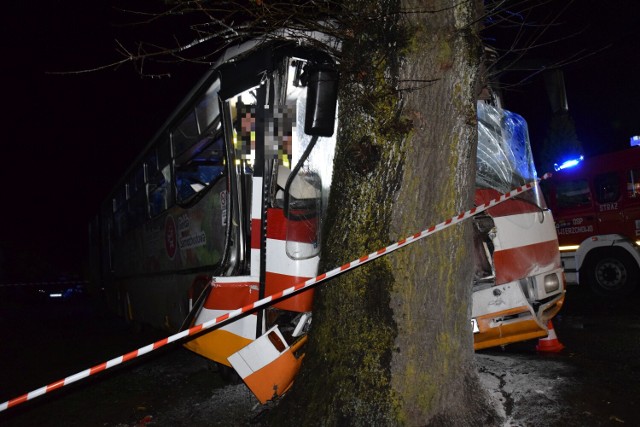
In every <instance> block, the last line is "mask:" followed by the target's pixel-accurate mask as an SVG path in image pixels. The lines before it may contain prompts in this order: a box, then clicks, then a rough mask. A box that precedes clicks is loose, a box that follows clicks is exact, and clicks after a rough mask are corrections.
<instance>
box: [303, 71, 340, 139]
mask: <svg viewBox="0 0 640 427" xmlns="http://www.w3.org/2000/svg"><path fill="white" fill-rule="evenodd" d="M308 73H309V75H308V84H307V106H306V114H305V118H304V133H306V134H307V135H312V136H331V135H333V129H334V128H335V121H336V105H337V103H338V72H337V71H336V70H334V69H333V68H331V67H328V66H314V67H313V68H311V69H310V70H309V71H308Z"/></svg>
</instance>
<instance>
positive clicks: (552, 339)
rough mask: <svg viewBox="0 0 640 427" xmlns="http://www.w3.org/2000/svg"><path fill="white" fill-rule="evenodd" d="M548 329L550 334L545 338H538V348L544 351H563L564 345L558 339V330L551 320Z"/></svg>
mask: <svg viewBox="0 0 640 427" xmlns="http://www.w3.org/2000/svg"><path fill="white" fill-rule="evenodd" d="M547 329H548V330H549V334H548V335H547V336H546V337H545V338H540V339H539V340H538V345H536V350H537V351H540V352H544V353H558V352H560V351H562V349H563V348H564V345H562V343H561V342H560V341H558V337H557V335H556V331H554V330H553V324H552V323H551V320H549V322H548V323H547Z"/></svg>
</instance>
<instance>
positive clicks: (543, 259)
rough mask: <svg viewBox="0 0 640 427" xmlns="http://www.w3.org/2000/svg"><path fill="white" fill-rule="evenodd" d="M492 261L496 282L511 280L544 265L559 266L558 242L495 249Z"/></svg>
mask: <svg viewBox="0 0 640 427" xmlns="http://www.w3.org/2000/svg"><path fill="white" fill-rule="evenodd" d="M493 262H494V265H495V270H496V284H498V285H500V284H503V283H508V282H512V281H514V280H518V279H522V278H524V277H528V276H530V275H531V274H533V270H534V269H539V268H540V267H544V266H552V267H553V268H560V251H559V250H558V242H557V241H556V240H549V241H548V242H541V243H534V244H532V245H527V246H520V247H518V248H513V249H507V250H502V251H495V252H494V253H493Z"/></svg>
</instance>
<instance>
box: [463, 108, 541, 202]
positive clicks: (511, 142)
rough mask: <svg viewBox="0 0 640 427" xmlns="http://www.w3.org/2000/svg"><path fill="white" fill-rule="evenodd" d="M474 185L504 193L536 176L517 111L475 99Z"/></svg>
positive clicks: (525, 124)
mask: <svg viewBox="0 0 640 427" xmlns="http://www.w3.org/2000/svg"><path fill="white" fill-rule="evenodd" d="M477 159H478V160H477V171H476V186H477V187H479V188H492V189H495V190H498V191H499V192H501V193H505V192H507V191H509V190H510V189H512V188H515V187H518V186H521V185H523V184H525V183H527V182H530V181H533V180H535V179H536V178H537V174H536V170H535V167H534V163H533V155H532V153H531V145H530V143H529V131H528V129H527V122H526V121H525V120H524V118H522V117H521V116H519V115H518V114H515V113H512V112H510V111H507V110H502V109H499V108H495V107H492V106H491V105H489V104H486V103H484V102H482V101H480V102H478V157H477Z"/></svg>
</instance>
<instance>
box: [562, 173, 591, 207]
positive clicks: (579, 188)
mask: <svg viewBox="0 0 640 427" xmlns="http://www.w3.org/2000/svg"><path fill="white" fill-rule="evenodd" d="M556 198H557V203H558V208H577V207H581V206H590V205H591V193H590V192H589V183H588V182H587V180H586V179H577V180H574V181H567V182H560V183H558V186H557V187H556Z"/></svg>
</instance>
